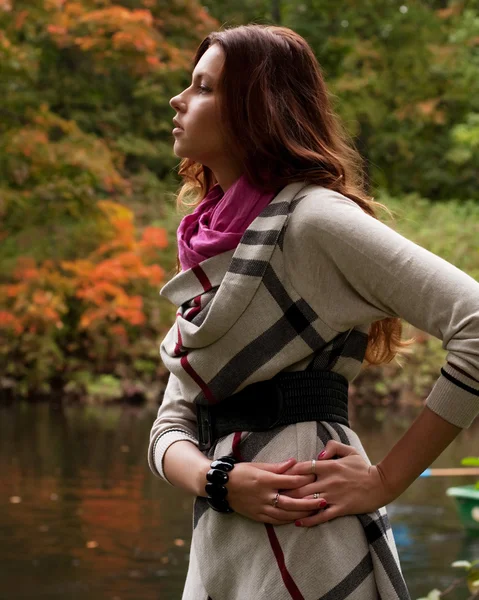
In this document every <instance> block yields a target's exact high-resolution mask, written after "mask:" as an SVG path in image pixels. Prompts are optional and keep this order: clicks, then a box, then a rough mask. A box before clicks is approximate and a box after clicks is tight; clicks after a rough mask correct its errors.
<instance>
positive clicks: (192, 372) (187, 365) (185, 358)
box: [180, 354, 215, 403]
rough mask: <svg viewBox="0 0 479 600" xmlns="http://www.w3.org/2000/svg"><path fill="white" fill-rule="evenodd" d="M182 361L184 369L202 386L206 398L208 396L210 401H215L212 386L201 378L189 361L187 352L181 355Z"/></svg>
mask: <svg viewBox="0 0 479 600" xmlns="http://www.w3.org/2000/svg"><path fill="white" fill-rule="evenodd" d="M180 363H181V366H182V367H183V369H184V370H185V371H186V372H187V373H188V375H189V376H190V377H191V379H193V381H194V382H195V383H196V384H198V385H199V387H200V388H201V391H202V392H203V394H204V395H205V398H207V399H208V400H209V401H210V402H212V403H214V402H215V399H214V396H213V394H212V393H211V390H210V388H209V387H208V386H207V385H206V383H205V382H204V381H203V380H202V379H201V377H200V376H199V375H198V373H197V372H196V371H195V370H194V369H193V367H192V366H191V365H190V363H189V362H188V356H187V355H186V354H185V355H184V356H182V357H181V359H180Z"/></svg>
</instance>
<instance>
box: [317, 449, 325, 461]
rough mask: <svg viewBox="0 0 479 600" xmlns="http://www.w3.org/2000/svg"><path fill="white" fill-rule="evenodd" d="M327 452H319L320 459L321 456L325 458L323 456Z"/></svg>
mask: <svg viewBox="0 0 479 600" xmlns="http://www.w3.org/2000/svg"><path fill="white" fill-rule="evenodd" d="M325 454H326V450H323V451H322V452H320V453H319V454H318V459H319V458H323V456H324V455H325Z"/></svg>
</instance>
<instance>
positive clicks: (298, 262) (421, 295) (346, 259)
mask: <svg viewBox="0 0 479 600" xmlns="http://www.w3.org/2000/svg"><path fill="white" fill-rule="evenodd" d="M437 234H438V235H441V233H440V232H439V231H438V232H437ZM284 254H285V264H286V269H287V273H288V276H289V278H290V281H291V283H292V285H293V286H294V288H295V289H296V291H297V292H298V293H299V294H300V295H301V296H302V297H303V298H304V299H305V300H306V301H307V302H308V303H309V304H310V305H311V306H312V308H313V309H314V310H315V311H316V312H317V314H318V316H319V317H320V318H321V319H322V320H323V321H324V322H325V323H327V324H328V325H329V326H330V327H331V328H332V329H334V330H336V331H345V330H347V329H350V328H351V327H354V326H357V325H369V324H371V323H372V322H374V321H377V320H380V319H383V318H385V317H401V318H403V319H404V320H406V321H408V322H409V323H411V324H412V325H413V326H415V327H417V328H418V329H421V330H423V331H426V332H428V333H430V334H431V335H433V336H435V337H437V338H439V339H440V340H442V345H443V348H444V349H445V350H447V352H448V354H447V359H446V360H447V363H446V364H445V365H444V366H443V368H442V369H441V375H440V376H439V379H438V380H437V382H436V384H435V386H434V388H433V390H432V391H431V393H430V395H429V396H428V398H427V405H428V407H429V408H430V409H431V410H433V411H434V412H436V413H437V414H438V415H440V416H441V417H443V418H444V419H445V420H447V421H449V422H450V423H453V424H454V425H456V426H459V427H468V426H469V425H470V424H471V423H472V421H473V420H474V418H475V416H476V415H477V414H478V413H479V283H478V282H476V281H475V280H474V279H472V278H471V277H469V276H468V275H466V273H464V272H462V271H461V270H459V269H457V268H456V267H454V266H453V265H451V264H450V263H448V262H447V261H445V260H443V259H442V258H440V257H438V256H436V255H435V254H432V253H431V252H429V251H427V250H425V249H424V248H422V247H420V246H418V245H417V244H414V243H413V242H411V241H410V240H408V239H406V238H404V237H403V236H401V235H400V234H398V233H396V232H395V231H394V230H393V229H391V228H390V227H388V226H387V225H385V224H383V223H381V222H380V221H378V220H377V219H374V218H373V217H370V216H369V215H367V214H366V213H364V211H363V210H362V209H361V208H360V207H359V206H358V205H357V204H356V203H354V202H353V201H352V200H349V199H348V198H345V197H344V196H342V195H340V194H337V193H335V192H332V191H330V190H325V189H324V188H319V187H318V188H315V191H313V192H311V193H309V194H308V195H307V196H306V197H305V198H304V199H303V200H302V201H301V202H300V203H298V205H297V207H296V209H295V211H294V212H293V213H292V215H291V217H290V220H289V224H288V227H287V230H286V233H285V239H284Z"/></svg>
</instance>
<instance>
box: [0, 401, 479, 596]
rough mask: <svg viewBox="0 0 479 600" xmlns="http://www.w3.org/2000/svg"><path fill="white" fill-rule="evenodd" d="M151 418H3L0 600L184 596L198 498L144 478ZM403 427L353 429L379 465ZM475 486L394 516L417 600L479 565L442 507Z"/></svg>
mask: <svg viewBox="0 0 479 600" xmlns="http://www.w3.org/2000/svg"><path fill="white" fill-rule="evenodd" d="M153 418H154V413H153V412H152V411H151V410H148V409H146V408H145V409H135V408H127V407H110V408H102V407H97V406H86V407H80V406H69V407H65V408H64V409H62V408H61V407H57V408H52V407H50V406H47V405H41V406H32V405H28V404H23V403H21V404H17V405H15V406H13V407H10V408H8V409H7V408H3V409H2V410H0V468H1V472H2V478H1V480H0V502H1V503H2V508H3V510H2V511H1V512H0V600H16V599H20V598H35V599H36V600H43V599H44V600H54V599H56V598H65V597H67V598H69V599H71V600H76V599H77V598H78V599H80V598H81V599H82V600H83V599H84V597H85V594H88V596H89V600H105V599H107V600H128V599H130V598H131V599H132V600H133V599H134V600H138V598H142V600H149V599H162V600H163V599H164V600H170V599H171V600H176V599H179V598H180V597H181V591H182V588H183V581H184V577H185V574H186V569H187V564H188V563H187V561H188V551H189V541H190V535H191V513H190V511H191V506H192V498H190V497H189V496H187V495H186V494H184V493H183V492H182V491H180V490H177V489H175V488H173V487H171V486H168V485H166V484H163V483H162V482H160V481H158V480H157V479H156V478H154V477H153V475H151V474H150V472H149V470H148V466H147V464H146V451H147V446H148V437H149V431H150V427H151V423H152V420H153ZM476 425H477V424H476ZM406 426H407V423H406V422H405V421H404V420H388V421H386V422H384V423H383V424H382V425H381V426H378V425H374V426H373V427H371V426H369V427H366V426H365V425H360V424H358V425H357V426H356V430H357V431H358V433H359V434H360V437H361V438H362V440H363V443H364V446H365V447H366V450H367V451H368V453H369V455H370V457H371V459H372V460H373V461H375V460H378V459H379V458H380V457H381V456H382V455H383V454H384V453H385V452H386V451H387V449H388V448H389V447H390V446H391V445H392V444H393V443H394V441H395V440H396V439H398V438H399V437H400V435H401V434H402V433H403V431H404V429H405V427H406ZM478 430H479V429H478V426H476V427H475V428H474V429H470V430H468V431H465V432H463V433H462V434H461V436H459V438H458V439H457V440H456V441H455V442H454V443H453V444H452V445H451V446H450V447H449V448H448V449H447V450H446V452H444V454H443V455H442V456H441V457H440V459H439V460H438V461H437V463H436V465H435V466H457V465H458V464H459V461H460V459H461V458H462V457H463V456H465V455H467V454H473V453H475V454H479V448H478V441H477V440H478V436H477V433H478ZM469 482H470V480H468V479H467V478H454V479H453V478H425V479H420V480H418V481H417V482H416V483H415V484H414V485H413V486H411V488H410V489H409V490H408V491H407V492H406V493H405V494H404V495H403V496H402V497H401V498H400V499H399V500H398V501H397V502H396V503H394V504H393V505H392V506H391V507H390V510H389V513H390V517H391V521H392V524H393V528H394V532H395V536H396V540H397V544H398V548H399V552H400V556H401V559H402V565H403V569H404V572H405V575H406V579H407V581H408V584H409V586H410V589H411V592H412V595H413V598H417V597H419V596H420V595H421V594H425V593H426V592H427V591H429V590H430V589H432V588H433V587H439V588H445V587H447V585H449V583H451V581H452V580H453V579H454V578H455V576H456V575H457V573H455V572H454V571H453V570H452V569H450V568H449V564H450V563H451V562H453V561H454V560H457V559H460V558H461V559H472V558H473V557H476V558H477V557H479V538H472V537H468V536H466V535H465V534H464V533H463V531H462V529H461V526H460V523H459V520H458V518H457V516H456V513H455V509H454V505H453V502H452V500H451V499H450V498H447V497H446V496H445V490H446V488H447V487H449V486H450V485H452V484H457V485H460V484H461V483H469ZM466 597H467V594H466V593H465V591H463V592H459V591H458V592H457V593H456V595H455V596H454V595H453V594H451V595H450V596H448V598H451V599H453V600H454V599H455V600H462V599H463V598H466Z"/></svg>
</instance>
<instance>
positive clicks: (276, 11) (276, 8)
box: [271, 0, 281, 25]
mask: <svg viewBox="0 0 479 600" xmlns="http://www.w3.org/2000/svg"><path fill="white" fill-rule="evenodd" d="M271 16H272V17H273V21H274V22H275V23H276V24H277V25H281V6H280V0H272V3H271Z"/></svg>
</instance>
